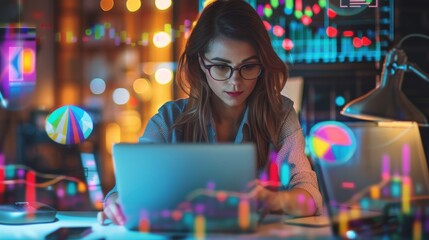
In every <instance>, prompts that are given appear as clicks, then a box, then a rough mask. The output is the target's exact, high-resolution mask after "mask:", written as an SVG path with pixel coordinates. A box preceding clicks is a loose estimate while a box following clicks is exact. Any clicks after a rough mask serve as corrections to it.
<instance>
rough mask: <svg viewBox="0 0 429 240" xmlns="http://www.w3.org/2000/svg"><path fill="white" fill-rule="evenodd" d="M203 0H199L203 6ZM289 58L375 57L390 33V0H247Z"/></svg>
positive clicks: (334, 59)
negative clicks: (353, 1) (355, 3)
mask: <svg viewBox="0 0 429 240" xmlns="http://www.w3.org/2000/svg"><path fill="white" fill-rule="evenodd" d="M206 2H210V1H204V0H200V2H199V9H200V10H201V9H202V8H203V6H204V4H205V3H206ZM246 2H248V3H249V4H250V5H252V6H253V7H254V8H255V9H256V10H257V12H258V13H259V15H260V16H261V18H262V20H263V21H264V24H265V27H266V29H267V31H268V33H269V35H270V37H271V41H272V44H273V47H274V49H275V51H276V52H277V54H278V55H279V56H280V58H281V59H282V60H283V61H285V62H288V63H342V62H350V63H352V62H376V61H377V62H378V61H380V60H381V58H382V57H383V56H384V55H385V53H386V52H387V51H388V48H389V43H391V42H392V41H393V37H394V25H393V23H394V21H395V19H394V7H393V4H394V1H393V0H379V1H377V3H378V4H377V7H374V5H373V4H370V5H366V6H361V7H359V8H357V7H349V8H344V7H341V6H340V0H331V1H328V0H318V1H313V0H312V1H310V0H246Z"/></svg>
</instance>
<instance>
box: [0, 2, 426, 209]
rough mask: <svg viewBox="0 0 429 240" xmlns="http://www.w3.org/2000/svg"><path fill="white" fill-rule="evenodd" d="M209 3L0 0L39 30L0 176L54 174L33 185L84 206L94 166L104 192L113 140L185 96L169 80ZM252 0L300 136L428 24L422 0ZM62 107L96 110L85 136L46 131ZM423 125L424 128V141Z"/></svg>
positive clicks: (370, 82)
mask: <svg viewBox="0 0 429 240" xmlns="http://www.w3.org/2000/svg"><path fill="white" fill-rule="evenodd" d="M207 2H209V1H202V0H200V1H198V0H180V1H179V0H177V1H169V0H73V1H70V0H37V1H35V0H34V1H33V0H2V1H1V2H0V24H1V25H2V27H22V26H27V27H34V28H35V29H36V50H35V51H36V72H37V78H36V85H35V89H34V93H33V94H32V95H31V98H30V100H29V101H28V104H27V105H25V106H24V105H22V107H19V108H13V109H11V108H8V107H2V108H0V166H1V165H3V166H9V167H8V168H6V167H5V168H3V180H5V179H6V180H8V179H12V178H13V175H14V174H13V173H12V172H14V171H18V170H19V169H26V170H25V171H30V170H32V171H34V172H35V173H36V181H37V182H47V184H46V186H45V185H43V184H41V185H40V184H39V185H38V186H37V199H38V200H41V201H45V202H47V203H49V204H51V205H53V206H54V207H57V208H58V209H76V208H81V209H86V208H88V206H89V205H88V204H89V202H90V201H92V200H91V199H90V198H88V196H89V193H88V191H87V190H88V189H89V190H90V192H91V191H95V188H94V189H91V188H89V187H88V186H89V185H88V176H93V177H94V176H95V175H96V176H99V183H97V184H99V186H98V187H99V188H101V189H99V190H101V193H103V194H105V193H107V191H108V190H109V189H110V188H111V187H112V186H113V185H114V183H115V181H114V175H113V166H112V155H111V149H112V144H113V143H115V142H136V141H138V137H139V136H140V135H141V134H142V133H143V131H144V129H145V126H146V123H147V121H148V120H149V118H150V117H151V116H152V115H153V114H155V113H156V112H157V109H158V108H159V107H160V106H161V105H162V104H163V103H164V102H166V101H168V100H172V99H177V98H181V97H185V95H184V94H183V93H182V92H181V91H180V90H179V89H178V88H177V86H176V85H175V84H174V73H175V67H176V61H177V59H178V57H179V55H180V53H181V51H182V49H183V46H184V43H185V42H186V38H187V36H188V35H189V33H190V30H191V29H192V24H193V22H194V21H195V20H196V18H197V16H198V12H199V11H200V10H201V8H202V7H203V6H204V4H206V3H207ZM248 2H249V3H250V4H252V5H253V6H254V7H255V8H256V9H257V10H258V12H259V13H260V14H261V17H262V18H263V19H264V21H265V23H266V26H267V29H268V31H269V33H270V36H271V37H272V40H273V45H274V46H275V48H276V50H277V51H278V53H279V55H280V56H281V57H282V59H283V60H284V61H285V62H286V63H287V64H288V65H289V67H290V76H291V77H293V79H294V82H295V84H293V85H292V81H291V85H287V88H288V86H290V88H289V89H286V90H288V91H291V92H294V93H297V94H296V96H295V101H298V102H299V103H300V104H299V105H298V106H297V111H298V112H299V116H300V120H301V124H302V126H303V131H304V133H305V134H307V133H308V131H309V129H310V128H311V126H312V125H314V124H315V123H317V122H319V121H324V120H338V121H353V119H350V118H348V117H345V116H342V115H340V110H341V109H342V107H343V106H344V104H345V103H347V102H349V101H350V100H352V99H355V98H356V97H358V96H361V95H363V94H364V93H366V92H368V91H369V90H371V89H372V88H374V87H375V86H376V84H377V83H378V81H379V79H380V74H381V69H382V64H383V61H384V55H385V54H386V52H387V51H388V50H389V49H390V48H392V47H393V46H394V45H395V44H396V43H397V41H398V40H399V39H400V38H401V37H403V36H405V35H407V34H410V33H423V34H428V33H429V2H428V1H426V0H413V1H405V0H396V1H394V0H378V1H373V2H374V3H375V2H377V3H378V5H377V6H376V7H372V8H370V7H360V8H354V9H352V8H347V7H340V4H341V3H342V2H343V1H342V0H329V1H328V0H326V1H323V0H318V1H316V0H307V1H306V0H295V1H292V0H290V1H289V0H279V1H273V0H271V1H270V0H249V1H248ZM347 2H348V1H347ZM279 9H281V10H279ZM403 48H404V50H405V51H406V52H407V54H408V57H409V60H410V61H412V62H415V63H417V64H418V65H419V66H420V67H421V69H422V70H424V71H425V72H429V40H425V39H419V38H413V39H409V40H407V41H406V42H404V44H403ZM403 90H404V92H405V93H406V95H407V96H408V97H409V98H410V100H411V101H412V102H413V103H414V104H415V105H416V106H417V107H418V108H419V109H420V110H421V111H422V112H423V113H424V115H425V116H426V117H429V95H428V94H427V93H428V92H429V83H428V82H424V80H422V79H420V78H418V77H417V76H416V75H414V74H413V73H406V74H405V79H404V83H403ZM65 105H76V106H79V107H81V108H82V109H85V111H86V112H87V113H88V114H89V115H90V116H91V118H92V121H93V124H94V125H93V131H92V133H91V135H90V136H89V138H88V139H86V140H85V141H82V142H81V143H79V144H68V145H65V144H59V143H57V142H54V141H53V140H52V139H50V138H49V137H48V136H47V134H46V131H45V119H46V117H47V116H48V115H49V114H50V113H51V112H52V111H54V110H55V109H58V108H59V107H61V106H65ZM427 132H428V131H427V130H426V129H425V128H422V130H421V133H422V136H423V140H424V142H426V141H428V140H427V138H428V135H429V134H428V133H427ZM425 151H426V152H428V151H429V149H428V145H427V144H425ZM85 158H86V159H90V160H93V163H94V165H91V166H95V168H94V167H93V168H90V167H88V166H85V164H83V162H84V161H83V159H85ZM10 166H14V167H10ZM0 171H1V170H0ZM23 171H24V170H23ZM91 171H93V172H92V173H91ZM43 174H53V175H54V176H50V175H48V176H46V175H43ZM0 175H1V172H0ZM18 175H19V174H18ZM18 175H17V176H15V178H16V177H19V176H18ZM61 176H62V177H61ZM47 179H51V180H52V182H50V183H51V184H48V183H49V181H48V180H47ZM55 179H56V180H55ZM0 180H2V179H1V178H0ZM53 180H55V181H53ZM19 185H20V184H19V183H17V184H16V186H14V184H13V182H6V184H3V185H1V184H0V196H2V199H0V202H7V201H14V200H16V199H20V198H25V196H23V193H22V192H23V190H25V186H19ZM83 185H86V187H84V186H83ZM21 188H22V189H21ZM70 189H72V190H70ZM21 190H22V191H21ZM2 193H3V195H2ZM79 193H81V194H80V195H79ZM70 195H73V198H70ZM68 196H69V197H68ZM95 198H97V196H95ZM98 198H100V197H98ZM70 199H73V200H70ZM92 207H93V208H100V204H99V203H98V204H97V203H96V204H94V203H93V205H92Z"/></svg>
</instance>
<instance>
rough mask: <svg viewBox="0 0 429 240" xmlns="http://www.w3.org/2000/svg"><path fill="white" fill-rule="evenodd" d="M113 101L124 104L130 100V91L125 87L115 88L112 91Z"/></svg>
mask: <svg viewBox="0 0 429 240" xmlns="http://www.w3.org/2000/svg"><path fill="white" fill-rule="evenodd" d="M112 97H113V102H114V103H116V104H118V105H124V104H126V103H127V102H128V101H129V100H130V93H129V92H128V90H127V89H125V88H117V89H115V90H114V91H113V96H112Z"/></svg>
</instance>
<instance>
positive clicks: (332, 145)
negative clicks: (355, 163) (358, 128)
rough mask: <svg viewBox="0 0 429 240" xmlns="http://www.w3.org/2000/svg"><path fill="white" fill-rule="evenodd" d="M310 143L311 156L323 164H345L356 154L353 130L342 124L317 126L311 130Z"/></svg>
mask: <svg viewBox="0 0 429 240" xmlns="http://www.w3.org/2000/svg"><path fill="white" fill-rule="evenodd" d="M308 142H309V150H310V154H311V156H312V157H313V159H314V160H316V161H320V162H321V163H327V164H341V163H345V162H347V161H348V160H350V158H351V157H352V156H353V154H354V153H355V152H356V138H355V136H354V134H353V132H352V130H351V129H350V128H349V127H348V126H347V125H345V124H344V123H341V122H336V121H324V122H319V123H317V124H315V125H314V126H313V127H312V128H311V130H310V135H309V138H308Z"/></svg>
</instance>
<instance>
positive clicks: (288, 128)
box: [99, 0, 322, 224]
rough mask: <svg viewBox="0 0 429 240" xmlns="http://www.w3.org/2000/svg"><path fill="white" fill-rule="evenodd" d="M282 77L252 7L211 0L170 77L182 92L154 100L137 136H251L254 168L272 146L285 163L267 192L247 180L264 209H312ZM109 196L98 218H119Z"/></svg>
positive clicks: (309, 181) (311, 187)
mask: <svg viewBox="0 0 429 240" xmlns="http://www.w3.org/2000/svg"><path fill="white" fill-rule="evenodd" d="M286 79H287V67H286V65H285V64H284V63H283V62H282V60H281V59H280V58H279V57H278V56H277V54H276V53H275V52H274V50H273V47H272V46H271V41H270V38H269V35H268V33H267V31H266V30H265V27H264V24H263V23H262V21H261V19H260V17H259V15H258V14H257V13H256V11H255V10H254V9H253V8H252V7H251V6H250V5H248V4H247V3H246V2H244V1H242V0H230V1H227V0H225V1H215V2H213V3H211V4H209V5H208V6H206V7H205V9H204V10H203V11H202V13H201V15H200V17H199V19H198V22H197V24H196V25H195V27H194V29H193V30H192V33H191V35H190V37H189V39H188V41H187V44H186V46H185V50H184V52H183V54H182V55H181V57H180V59H179V62H178V69H177V73H176V80H177V82H178V84H179V86H180V87H181V88H182V89H183V90H184V91H185V92H186V93H187V94H188V95H189V98H187V99H180V100H176V101H171V102H167V103H166V104H165V105H164V106H162V107H161V108H160V109H159V112H158V113H157V114H156V115H155V116H153V117H152V118H151V120H150V121H149V123H148V125H147V127H146V131H145V133H144V134H143V136H142V137H141V138H140V141H141V142H151V143H177V142H210V143H216V142H234V143H237V144H240V143H243V142H253V143H254V144H255V146H256V147H257V153H258V156H257V158H258V164H257V165H258V168H259V169H258V170H260V171H263V169H265V168H266V167H267V164H268V161H269V160H268V155H269V152H270V151H271V150H272V149H274V150H275V151H276V152H277V154H276V159H275V161H276V163H277V164H278V165H279V166H280V164H283V163H284V162H286V163H287V164H288V165H289V167H290V181H289V184H288V186H285V189H283V191H272V190H269V189H268V188H267V187H266V185H265V184H264V183H263V182H261V181H255V188H254V190H253V191H252V192H251V193H250V194H251V195H252V196H254V197H255V198H257V199H258V200H260V201H261V202H263V203H264V206H265V210H267V211H276V212H282V213H286V214H291V215H295V216H309V215H315V214H320V211H321V206H322V198H321V195H320V192H319V190H318V184H317V178H316V175H315V173H314V171H312V169H311V166H310V164H309V161H308V159H307V158H306V156H305V154H304V145H305V143H304V137H303V134H302V131H301V127H300V124H299V121H298V117H297V114H296V112H295V111H294V109H293V102H292V101H291V100H290V99H288V98H286V97H283V96H281V95H280V91H281V90H282V89H283V87H284V85H285V83H286ZM117 199H118V193H117V192H116V189H112V191H110V192H109V194H108V196H106V200H105V208H104V211H103V212H102V213H101V214H100V215H99V219H100V221H101V222H103V221H104V219H107V218H110V219H112V221H113V222H114V223H117V224H123V223H124V218H123V216H122V214H121V210H120V205H119V204H118V202H117Z"/></svg>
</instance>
